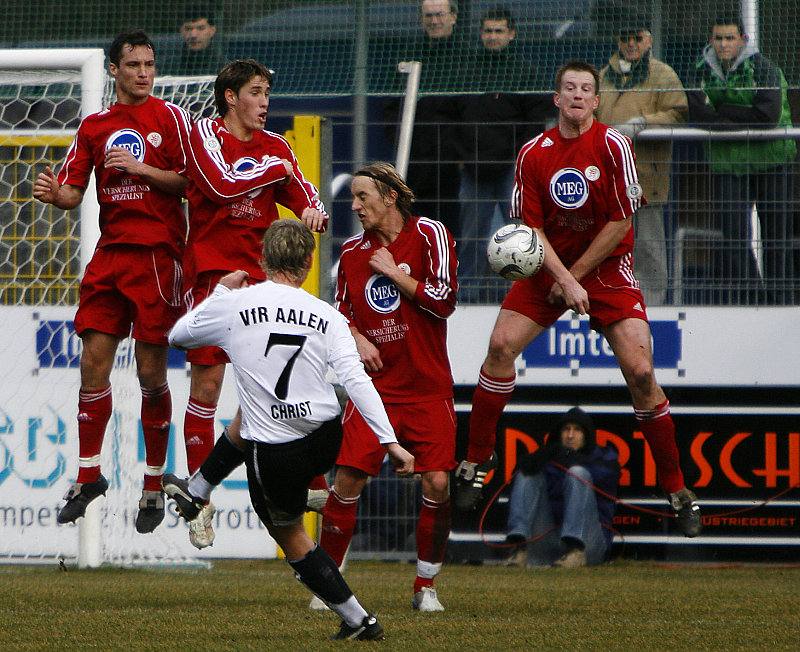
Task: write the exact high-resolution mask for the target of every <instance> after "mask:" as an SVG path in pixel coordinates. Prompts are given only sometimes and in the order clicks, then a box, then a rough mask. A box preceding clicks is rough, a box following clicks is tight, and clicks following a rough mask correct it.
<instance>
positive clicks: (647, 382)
mask: <svg viewBox="0 0 800 652" xmlns="http://www.w3.org/2000/svg"><path fill="white" fill-rule="evenodd" d="M626 377H627V378H628V385H630V388H631V391H634V392H639V393H647V392H650V391H652V390H653V389H654V387H655V384H656V379H655V373H654V372H653V367H652V365H649V364H644V363H641V364H638V365H636V366H634V367H632V368H630V369H628V373H627V374H626Z"/></svg>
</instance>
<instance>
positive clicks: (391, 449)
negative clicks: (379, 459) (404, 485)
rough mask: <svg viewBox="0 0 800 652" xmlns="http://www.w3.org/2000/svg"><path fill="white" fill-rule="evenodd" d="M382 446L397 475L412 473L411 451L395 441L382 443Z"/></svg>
mask: <svg viewBox="0 0 800 652" xmlns="http://www.w3.org/2000/svg"><path fill="white" fill-rule="evenodd" d="M384 448H385V449H386V454H387V455H388V456H389V462H391V464H392V467H393V468H394V472H395V473H396V474H397V475H399V476H407V475H411V474H412V473H414V456H413V455H412V454H411V453H409V452H408V451H407V450H406V449H405V448H403V447H402V446H401V445H400V444H397V443H393V444H384Z"/></svg>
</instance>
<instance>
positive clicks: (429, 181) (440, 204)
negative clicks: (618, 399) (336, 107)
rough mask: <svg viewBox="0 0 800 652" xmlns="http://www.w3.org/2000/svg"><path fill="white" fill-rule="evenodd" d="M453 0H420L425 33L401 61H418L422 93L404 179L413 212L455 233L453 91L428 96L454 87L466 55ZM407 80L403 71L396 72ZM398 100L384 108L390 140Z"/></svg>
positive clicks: (395, 125)
mask: <svg viewBox="0 0 800 652" xmlns="http://www.w3.org/2000/svg"><path fill="white" fill-rule="evenodd" d="M457 18H458V9H457V7H456V2H455V0H422V2H421V3H420V21H421V24H422V28H423V29H424V34H421V35H420V36H419V38H418V39H416V40H415V41H413V42H412V43H411V44H410V45H409V49H408V51H407V52H406V53H404V54H403V55H402V57H403V60H405V61H420V62H421V63H422V72H421V78H420V87H419V92H420V97H419V100H418V101H417V111H416V117H415V125H414V132H413V135H412V139H411V155H410V161H409V166H408V171H407V173H406V182H407V183H408V186H409V187H410V188H411V190H413V192H414V196H415V197H416V198H417V200H416V203H415V205H414V206H415V211H416V214H417V215H424V216H425V217H430V218H433V219H437V220H439V221H440V222H443V223H444V225H445V226H446V227H447V229H448V230H449V231H450V233H458V212H459V205H458V186H459V173H458V165H457V164H456V162H455V161H456V153H455V147H454V143H455V133H454V132H455V121H456V119H457V117H458V116H457V114H456V103H455V101H454V98H453V96H452V95H431V93H441V92H447V91H453V90H455V88H456V86H455V84H456V83H457V81H458V79H459V74H458V71H459V70H460V69H461V67H462V64H463V58H464V54H465V52H464V46H463V42H464V41H463V38H462V37H461V35H460V34H459V32H458V30H457V29H456V20H457ZM398 78H402V79H403V81H404V82H405V76H404V75H398ZM401 104H402V98H390V99H389V100H388V101H387V102H386V104H385V106H384V118H385V120H386V122H387V135H388V138H389V144H390V145H391V146H392V147H394V146H395V145H396V144H397V143H396V140H397V134H398V133H399V129H398V119H399V116H400V107H401Z"/></svg>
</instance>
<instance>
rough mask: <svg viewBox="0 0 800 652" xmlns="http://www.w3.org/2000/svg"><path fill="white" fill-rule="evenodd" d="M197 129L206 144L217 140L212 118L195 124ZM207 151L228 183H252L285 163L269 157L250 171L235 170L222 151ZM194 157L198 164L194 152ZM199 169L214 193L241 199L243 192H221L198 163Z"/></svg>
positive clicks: (227, 197) (219, 195)
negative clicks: (271, 169) (274, 167)
mask: <svg viewBox="0 0 800 652" xmlns="http://www.w3.org/2000/svg"><path fill="white" fill-rule="evenodd" d="M195 129H197V131H198V133H199V134H200V138H201V139H202V141H203V143H204V144H205V142H206V141H207V140H209V139H210V138H213V139H214V140H217V134H216V133H215V132H214V128H213V121H212V120H211V119H210V118H203V119H202V120H200V121H198V122H197V123H195ZM233 137H234V136H231V138H233ZM205 151H206V154H207V156H208V158H209V160H210V161H211V162H212V163H213V164H214V167H216V168H217V170H219V172H220V174H221V176H222V179H223V180H227V181H250V180H251V179H257V178H258V177H260V176H262V175H263V174H264V173H265V172H266V171H267V170H268V169H269V168H271V167H273V166H276V165H280V166H281V168H283V163H282V162H281V159H280V158H278V157H277V156H267V157H266V158H263V159H262V160H261V162H259V163H256V164H255V165H253V167H252V168H250V169H249V170H234V169H233V168H232V167H231V166H230V165H229V164H228V162H227V161H226V160H225V157H224V156H223V155H222V151H221V150H217V151H210V150H209V149H208V148H206V149H205ZM192 156H193V157H194V160H195V162H196V163H197V156H196V154H195V152H194V151H192ZM197 169H198V170H199V171H200V174H202V175H203V178H204V179H205V180H206V183H208V185H209V186H211V188H213V189H214V192H215V194H216V195H217V196H218V197H220V198H222V199H233V198H234V197H240V196H241V195H242V193H241V192H237V193H235V194H226V193H223V192H221V191H220V189H219V188H218V187H217V186H218V185H219V184H214V183H213V182H212V181H211V180H210V179H209V178H208V176H207V175H206V173H205V170H203V166H202V165H200V164H199V163H197ZM263 185H265V186H266V185H269V184H268V183H266V182H265V183H264V184H263Z"/></svg>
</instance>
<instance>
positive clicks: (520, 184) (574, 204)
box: [455, 61, 701, 537]
mask: <svg viewBox="0 0 800 652" xmlns="http://www.w3.org/2000/svg"><path fill="white" fill-rule="evenodd" d="M555 82H556V83H555V88H556V92H555V95H554V102H555V105H556V107H558V112H559V116H558V126H557V127H555V128H553V129H550V130H549V131H545V132H544V133H542V134H539V135H538V136H537V137H536V138H534V139H533V140H531V141H530V142H528V143H527V144H526V145H524V146H523V147H522V149H521V150H520V152H519V156H518V157H517V164H516V171H515V183H514V193H513V196H512V209H511V212H512V215H511V216H512V217H513V218H517V219H521V220H523V221H524V222H525V223H526V224H527V225H528V226H530V227H531V228H533V229H534V230H535V231H536V232H537V234H538V235H539V236H540V237H541V238H542V240H543V242H544V247H545V257H544V269H543V270H542V271H541V272H540V273H539V274H537V275H535V276H533V277H531V278H529V279H525V280H523V281H517V282H515V283H514V285H513V286H512V287H511V290H509V292H508V295H507V296H506V298H505V300H504V301H503V305H502V307H501V309H500V314H499V315H498V317H497V323H496V324H495V326H494V330H493V332H492V336H491V340H490V343H489V352H488V355H487V356H486V360H485V361H484V363H483V365H482V367H481V371H480V376H479V379H478V386H477V388H476V389H475V394H474V396H473V400H472V415H471V418H470V432H469V449H468V451H467V459H466V460H464V461H463V462H462V463H461V464H460V465H459V467H458V469H457V470H456V476H457V484H456V497H455V502H456V507H457V508H459V509H465V510H468V509H473V508H474V507H475V506H476V505H477V503H478V501H479V500H480V497H481V491H482V488H483V479H484V477H485V474H486V471H487V469H488V468H489V467H491V460H492V458H493V454H492V449H493V448H494V442H495V437H496V428H497V421H498V419H499V418H500V415H501V413H502V412H503V408H504V407H505V405H506V403H507V402H508V400H509V398H510V397H511V393H512V392H513V390H514V384H515V380H516V373H515V368H514V360H515V359H516V358H517V357H518V356H519V355H520V353H521V352H522V351H523V350H524V349H525V347H526V346H527V345H528V344H529V343H530V342H531V341H533V340H534V339H535V338H536V337H538V336H539V335H541V334H542V333H543V332H544V331H545V330H547V328H549V327H550V326H551V325H552V324H553V323H554V322H555V321H556V320H557V319H558V318H559V316H561V314H562V313H564V312H565V311H566V310H568V309H569V310H573V311H575V312H576V313H578V314H580V315H586V314H588V315H590V317H591V321H590V324H591V327H592V328H594V329H595V330H597V331H599V332H600V333H602V334H603V335H604V337H605V338H606V340H607V341H608V343H609V345H610V346H611V348H612V350H613V351H614V355H615V357H616V359H617V363H618V364H619V367H620V370H621V371H622V375H623V376H624V378H625V382H626V383H627V385H628V389H629V391H630V393H631V397H632V399H633V408H634V414H635V416H636V421H637V422H638V425H639V427H640V428H641V429H642V432H643V433H644V436H645V437H646V439H647V442H648V443H649V444H650V449H651V451H652V453H653V458H654V460H655V463H656V470H657V473H658V482H659V484H660V486H661V488H662V489H663V490H664V491H665V492H666V493H667V495H668V496H669V501H670V505H671V506H672V508H673V510H674V511H675V512H676V514H677V523H678V527H679V528H680V530H681V531H682V532H683V533H684V534H685V535H686V536H689V537H693V536H696V535H697V534H698V533H699V532H700V529H701V519H700V509H699V507H698V506H697V502H696V498H695V495H694V494H693V493H692V492H691V491H690V490H689V489H687V488H686V487H685V485H684V479H683V473H682V472H681V468H680V464H679V457H678V448H677V446H676V444H675V424H674V423H673V421H672V417H671V416H670V410H669V401H668V400H667V397H666V396H665V395H664V392H663V390H662V389H661V387H660V386H659V385H658V383H657V382H656V378H655V373H654V369H653V354H652V349H651V342H650V326H649V324H648V322H647V314H646V313H645V304H644V299H643V298H642V293H641V292H640V291H639V283H638V281H637V280H636V279H635V278H634V276H633V270H632V267H631V264H632V259H631V250H632V248H633V231H632V229H631V219H630V218H631V216H632V215H633V214H634V213H635V212H636V209H637V208H638V207H639V206H640V205H642V203H643V201H644V198H643V197H642V189H641V186H640V185H639V182H638V177H637V174H636V164H635V160H634V156H633V150H632V149H631V144H630V141H629V140H628V138H627V137H625V136H623V135H622V134H620V133H619V132H618V131H616V130H614V129H611V128H609V127H607V126H605V125H603V124H600V123H599V122H597V121H596V120H595V119H594V116H593V114H594V111H595V109H597V105H598V102H599V99H600V98H599V96H598V94H597V89H598V88H599V85H600V84H599V75H598V72H597V70H596V69H595V68H594V66H591V65H590V64H587V63H584V62H582V61H570V62H568V63H566V64H564V65H562V66H561V68H559V70H558V72H557V73H556V79H555Z"/></svg>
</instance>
